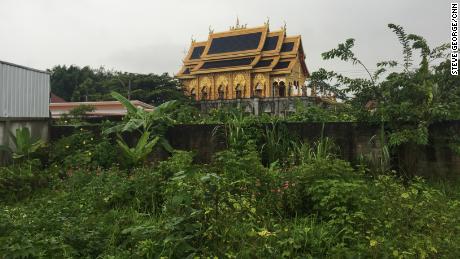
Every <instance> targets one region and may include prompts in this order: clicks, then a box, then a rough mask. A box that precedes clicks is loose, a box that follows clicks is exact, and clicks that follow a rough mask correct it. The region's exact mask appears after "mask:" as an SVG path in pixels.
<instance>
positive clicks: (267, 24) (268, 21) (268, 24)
mask: <svg viewBox="0 0 460 259" xmlns="http://www.w3.org/2000/svg"><path fill="white" fill-rule="evenodd" d="M264 24H265V26H267V27H270V17H268V16H267V21H266V22H264Z"/></svg>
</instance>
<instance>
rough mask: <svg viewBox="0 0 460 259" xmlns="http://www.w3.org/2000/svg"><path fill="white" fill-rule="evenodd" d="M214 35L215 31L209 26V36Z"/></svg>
mask: <svg viewBox="0 0 460 259" xmlns="http://www.w3.org/2000/svg"><path fill="white" fill-rule="evenodd" d="M213 33H214V29H212V28H211V25H209V34H213Z"/></svg>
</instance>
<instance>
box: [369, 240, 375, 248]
mask: <svg viewBox="0 0 460 259" xmlns="http://www.w3.org/2000/svg"><path fill="white" fill-rule="evenodd" d="M376 245H377V240H374V239H372V240H371V241H370V242H369V246H370V247H374V246H376Z"/></svg>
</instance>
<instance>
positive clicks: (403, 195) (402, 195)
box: [401, 192, 409, 199]
mask: <svg viewBox="0 0 460 259" xmlns="http://www.w3.org/2000/svg"><path fill="white" fill-rule="evenodd" d="M401 197H402V198H404V199H407V198H409V193H407V192H405V193H403V194H401Z"/></svg>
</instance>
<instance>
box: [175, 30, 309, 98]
mask: <svg viewBox="0 0 460 259" xmlns="http://www.w3.org/2000/svg"><path fill="white" fill-rule="evenodd" d="M176 77H177V78H178V79H179V80H180V82H181V84H182V87H183V89H184V91H185V92H186V94H187V95H189V96H190V97H191V98H192V99H195V100H224V99H225V100H231V99H243V98H254V97H258V98H266V97H287V96H302V95H306V87H305V85H304V83H305V80H306V79H307V78H308V77H309V72H308V69H307V66H306V64H305V53H304V51H303V47H302V39H301V36H300V35H295V36H288V35H286V26H284V27H283V28H281V30H277V31H270V28H269V24H268V22H267V23H265V24H264V26H261V27H255V28H247V27H246V26H240V25H239V22H237V24H236V26H233V27H231V28H230V30H229V31H225V32H217V33H214V32H213V31H210V32H209V37H208V40H207V41H193V40H192V43H191V46H190V48H189V51H188V53H187V56H186V57H185V59H184V60H183V66H182V68H181V70H180V71H179V73H178V74H176Z"/></svg>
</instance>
